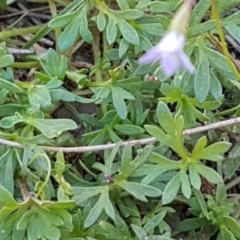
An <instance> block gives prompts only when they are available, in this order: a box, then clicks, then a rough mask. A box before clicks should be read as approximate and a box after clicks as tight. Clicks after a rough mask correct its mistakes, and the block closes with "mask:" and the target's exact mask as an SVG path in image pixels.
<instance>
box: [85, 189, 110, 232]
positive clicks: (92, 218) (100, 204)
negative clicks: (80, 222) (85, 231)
mask: <svg viewBox="0 0 240 240" xmlns="http://www.w3.org/2000/svg"><path fill="white" fill-rule="evenodd" d="M104 195H105V193H102V194H101V195H100V197H99V199H98V201H97V203H96V204H95V205H94V207H93V208H92V210H91V211H90V213H89V215H88V216H87V218H86V220H85V222H84V227H85V228H88V227H90V226H91V225H92V224H93V223H95V222H96V220H97V219H98V217H99V216H100V214H101V213H102V211H103V209H104V206H105V202H104V201H105V200H106V197H105V196H104Z"/></svg>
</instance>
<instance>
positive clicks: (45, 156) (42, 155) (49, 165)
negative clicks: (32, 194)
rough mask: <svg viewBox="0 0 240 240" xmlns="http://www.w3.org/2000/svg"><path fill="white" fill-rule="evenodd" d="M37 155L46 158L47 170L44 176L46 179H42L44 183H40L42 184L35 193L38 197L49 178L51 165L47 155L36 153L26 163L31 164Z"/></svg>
mask: <svg viewBox="0 0 240 240" xmlns="http://www.w3.org/2000/svg"><path fill="white" fill-rule="evenodd" d="M37 157H44V158H45V159H46V162H47V165H48V172H47V176H46V179H45V181H44V183H43V184H42V186H41V187H40V189H39V190H38V192H37V194H36V198H38V197H39V196H40V194H41V193H42V191H43V189H44V188H45V187H46V185H47V183H48V181H49V179H50V176H51V171H52V167H51V162H50V159H49V158H48V156H47V155H45V154H37V155H35V156H34V157H33V158H32V159H31V160H30V161H29V163H28V165H31V164H32V163H33V162H34V161H35V160H36V159H37Z"/></svg>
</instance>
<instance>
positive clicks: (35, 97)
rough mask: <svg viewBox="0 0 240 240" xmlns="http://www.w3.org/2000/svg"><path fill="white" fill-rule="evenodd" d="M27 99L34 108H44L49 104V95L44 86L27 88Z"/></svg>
mask: <svg viewBox="0 0 240 240" xmlns="http://www.w3.org/2000/svg"><path fill="white" fill-rule="evenodd" d="M28 99H29V102H30V104H31V105H32V106H33V107H35V108H39V107H40V108H46V107H49V106H50V105H51V97H50V94H49V92H48V90H47V89H46V87H45V86H36V87H33V88H29V89H28Z"/></svg>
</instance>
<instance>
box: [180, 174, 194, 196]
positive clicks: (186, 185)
mask: <svg viewBox="0 0 240 240" xmlns="http://www.w3.org/2000/svg"><path fill="white" fill-rule="evenodd" d="M180 176H181V183H182V184H181V187H182V192H183V195H184V196H185V197H186V198H187V199H189V198H190V197H191V194H192V189H191V186H190V182H189V178H188V175H187V174H186V172H184V171H181V172H180Z"/></svg>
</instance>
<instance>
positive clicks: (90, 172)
mask: <svg viewBox="0 0 240 240" xmlns="http://www.w3.org/2000/svg"><path fill="white" fill-rule="evenodd" d="M79 164H80V165H81V167H82V168H83V169H84V170H85V171H86V172H87V173H88V174H89V175H91V176H92V177H93V178H94V179H97V175H96V174H94V173H93V172H92V171H91V170H90V169H89V168H88V167H87V166H86V165H85V164H84V163H83V161H81V160H79Z"/></svg>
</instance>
